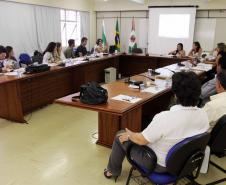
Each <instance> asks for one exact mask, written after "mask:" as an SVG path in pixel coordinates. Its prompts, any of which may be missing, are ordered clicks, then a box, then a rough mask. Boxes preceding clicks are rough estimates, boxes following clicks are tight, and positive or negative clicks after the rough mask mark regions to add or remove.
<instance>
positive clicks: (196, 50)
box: [188, 42, 202, 58]
mask: <svg viewBox="0 0 226 185" xmlns="http://www.w3.org/2000/svg"><path fill="white" fill-rule="evenodd" d="M201 55H202V48H201V45H200V43H199V42H194V43H193V46H192V49H191V51H190V52H189V54H188V56H189V57H191V58H199V57H201Z"/></svg>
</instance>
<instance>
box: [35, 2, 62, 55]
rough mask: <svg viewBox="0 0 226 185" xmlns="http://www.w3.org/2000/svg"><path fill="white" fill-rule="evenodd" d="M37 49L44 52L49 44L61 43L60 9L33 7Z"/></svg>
mask: <svg viewBox="0 0 226 185" xmlns="http://www.w3.org/2000/svg"><path fill="white" fill-rule="evenodd" d="M34 14H35V22H36V31H37V40H38V49H39V50H40V51H44V50H45V48H46V46H47V45H48V43H49V42H61V28H60V9H57V8H49V7H43V6H34Z"/></svg>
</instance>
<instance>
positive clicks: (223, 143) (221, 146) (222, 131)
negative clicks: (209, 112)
mask: <svg viewBox="0 0 226 185" xmlns="http://www.w3.org/2000/svg"><path fill="white" fill-rule="evenodd" d="M208 145H209V146H210V149H211V152H212V153H223V152H224V150H225V149H226V114H225V115H224V116H222V117H221V118H220V119H219V120H218V121H217V123H216V125H215V126H214V127H213V130H212V132H211V137H210V141H209V144H208Z"/></svg>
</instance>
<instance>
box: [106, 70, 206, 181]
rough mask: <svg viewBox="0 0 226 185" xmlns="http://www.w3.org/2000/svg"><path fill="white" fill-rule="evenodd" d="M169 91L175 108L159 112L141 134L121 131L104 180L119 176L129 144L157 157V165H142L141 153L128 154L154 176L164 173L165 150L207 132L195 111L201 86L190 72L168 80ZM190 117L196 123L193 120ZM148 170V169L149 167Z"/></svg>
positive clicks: (203, 118)
mask: <svg viewBox="0 0 226 185" xmlns="http://www.w3.org/2000/svg"><path fill="white" fill-rule="evenodd" d="M172 91H173V93H174V94H175V97H176V100H177V101H176V102H177V105H175V106H172V107H171V109H170V110H168V111H163V112H161V113H159V114H157V115H155V117H154V118H153V120H152V122H151V123H150V124H149V126H148V127H147V128H146V129H145V130H143V131H142V132H132V131H130V130H129V129H125V131H122V132H121V133H118V134H117V135H116V137H115V140H114V143H113V146H112V152H111V155H110V158H109V161H108V165H107V168H106V169H105V170H104V175H105V177H106V178H111V177H114V178H115V180H116V179H117V177H118V176H119V175H120V174H121V170H122V163H123V160H124V158H125V155H126V151H127V149H128V147H129V146H130V145H131V143H135V144H138V145H146V146H148V147H149V148H150V149H151V150H153V151H154V152H155V154H156V156H157V165H156V166H155V164H153V163H152V162H150V160H148V161H147V160H146V161H145V157H144V156H143V153H141V151H140V150H139V151H138V150H137V151H135V149H134V151H133V152H131V157H133V158H134V159H136V161H137V162H138V163H139V164H140V165H141V166H144V167H146V166H153V165H154V166H153V167H154V168H155V170H154V171H155V172H160V173H163V172H166V171H167V170H166V157H167V154H168V152H169V150H170V149H171V148H172V147H173V146H174V145H175V144H177V143H179V142H180V141H182V140H184V139H185V138H188V137H191V136H194V135H198V134H201V133H204V132H206V131H207V130H208V129H209V123H208V117H207V115H206V113H205V112H204V110H202V109H200V108H197V103H198V101H199V96H200V93H201V84H200V80H199V79H198V77H197V75H196V74H195V73H194V72H179V73H176V74H174V75H173V77H172ZM194 117H195V118H196V119H194ZM150 168H151V167H150Z"/></svg>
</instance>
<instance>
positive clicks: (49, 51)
mask: <svg viewBox="0 0 226 185" xmlns="http://www.w3.org/2000/svg"><path fill="white" fill-rule="evenodd" d="M56 52H57V47H56V43H55V42H50V43H49V44H48V46H47V48H46V50H45V51H44V53H43V55H44V56H43V61H42V63H43V64H49V63H55V62H57V60H56V58H55V55H56Z"/></svg>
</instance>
